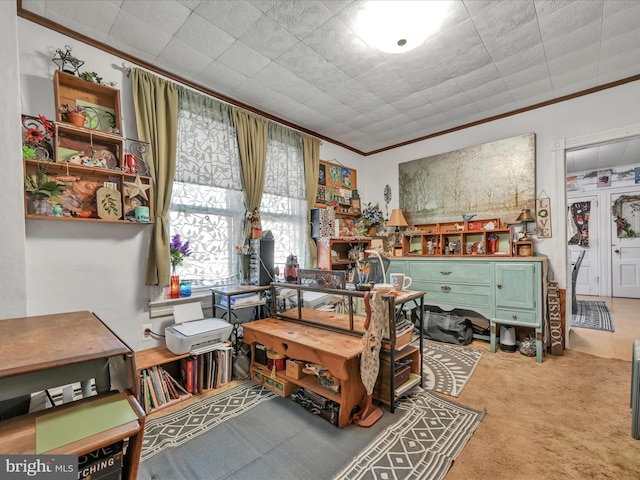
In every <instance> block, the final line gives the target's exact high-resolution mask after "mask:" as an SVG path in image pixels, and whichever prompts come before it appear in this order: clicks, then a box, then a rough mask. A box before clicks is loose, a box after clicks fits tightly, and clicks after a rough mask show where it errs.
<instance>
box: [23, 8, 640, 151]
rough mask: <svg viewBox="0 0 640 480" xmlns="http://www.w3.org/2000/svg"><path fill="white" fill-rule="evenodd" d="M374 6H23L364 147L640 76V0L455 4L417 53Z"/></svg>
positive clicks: (293, 121) (419, 135) (314, 129)
mask: <svg viewBox="0 0 640 480" xmlns="http://www.w3.org/2000/svg"><path fill="white" fill-rule="evenodd" d="M365 3H366V2H362V1H348V0H337V1H330V0H324V1H319V0H316V1H312V0H310V1H268V0H264V1H259V0H258V1H240V0H233V1H199V0H151V1H144V0H91V1H82V2H80V1H73V0H72V1H64V0H55V1H54V0H23V1H22V8H23V9H25V10H27V11H29V12H31V13H33V14H36V15H39V16H42V17H45V18H47V19H49V20H50V21H52V22H55V23H58V24H60V25H63V26H65V27H68V28H70V29H72V30H74V31H76V32H79V33H81V34H84V35H87V36H89V37H91V38H94V39H95V40H97V41H99V42H103V43H104V44H106V45H109V46H110V47H112V48H115V49H117V50H119V51H121V52H125V53H126V54H128V55H130V56H133V57H135V58H137V59H140V60H142V61H143V62H146V63H147V64H150V65H154V66H157V67H159V68H160V69H162V70H164V71H167V72H171V73H173V74H175V75H176V76H177V77H179V78H181V79H184V80H186V81H188V82H190V83H192V84H197V85H200V86H202V87H205V88H206V89H208V90H211V91H213V92H217V93H219V94H221V95H223V96H224V97H226V98H228V99H232V100H233V101H237V102H239V103H241V104H245V105H250V106H252V107H255V108H256V109H258V110H259V111H261V112H264V113H266V114H268V115H269V116H273V117H275V118H277V119H281V120H283V121H284V122H287V123H290V124H294V125H297V126H300V127H301V128H302V129H304V130H306V131H309V132H314V133H316V134H318V135H319V136H320V137H322V138H326V139H331V140H333V141H335V142H336V143H339V144H341V145H344V146H346V147H348V148H350V149H353V150H355V151H358V152H360V153H365V154H366V153H371V152H375V151H377V150H380V149H384V148H387V147H391V146H394V145H398V144H400V143H403V142H410V141H412V140H416V139H419V138H423V137H425V136H429V135H432V134H435V133H438V132H442V131H443V130H447V129H451V128H455V127H459V126H461V125H465V124H468V123H471V122H476V121H480V120H483V119H486V118H489V117H493V116H496V115H502V114H505V113H508V112H512V111H514V110H518V109H522V108H527V107H530V106H532V105H536V104H538V103H541V102H547V101H553V100H554V99H558V98H561V97H564V96H567V95H571V94H575V93H577V92H581V91H584V90H586V89H590V88H594V87H598V86H602V85H605V84H608V83H610V82H616V81H619V80H623V79H627V78H629V77H632V76H635V75H638V74H640V28H638V25H639V24H640V1H635V0H631V1H624V0H577V1H570V0H563V1H557V0H556V1H541V0H510V1H469V0H464V1H453V2H451V8H450V10H449V13H448V16H447V18H446V19H445V21H444V23H443V24H442V26H441V28H440V30H439V31H438V32H437V33H435V34H433V35H432V36H431V37H430V38H429V39H428V40H427V41H426V42H425V43H424V44H423V45H421V46H420V47H418V48H417V49H415V50H413V51H411V52H408V53H405V54H402V55H392V54H385V53H381V52H379V51H376V50H374V49H373V48H371V47H369V46H368V45H367V44H366V43H365V42H364V41H363V40H362V39H360V38H359V37H358V36H357V35H356V34H355V33H354V24H355V19H356V17H357V14H358V12H359V11H360V10H361V9H362V8H363V6H364V4H365Z"/></svg>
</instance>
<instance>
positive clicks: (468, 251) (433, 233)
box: [402, 218, 514, 257]
mask: <svg viewBox="0 0 640 480" xmlns="http://www.w3.org/2000/svg"><path fill="white" fill-rule="evenodd" d="M513 254H514V252H513V235H512V232H511V229H510V228H507V227H505V226H504V225H503V224H501V223H500V219H498V218H488V219H484V220H468V221H460V222H441V223H428V224H419V225H414V226H413V227H412V228H409V229H407V230H405V231H404V233H403V236H402V256H405V257H409V256H439V255H446V256H471V255H473V256H506V257H510V256H512V255H513Z"/></svg>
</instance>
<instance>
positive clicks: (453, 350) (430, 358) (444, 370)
mask: <svg viewBox="0 0 640 480" xmlns="http://www.w3.org/2000/svg"><path fill="white" fill-rule="evenodd" d="M423 342H424V344H423V347H422V351H423V355H422V363H423V374H424V377H425V378H424V384H425V385H424V386H425V388H426V389H427V390H430V391H433V392H438V393H441V394H443V395H448V396H452V397H457V396H459V395H460V392H462V389H463V388H464V387H465V385H466V384H467V382H468V381H469V379H470V378H471V376H472V375H473V372H475V370H476V367H477V366H478V364H479V363H480V360H481V359H482V355H483V353H484V352H483V350H480V349H477V348H473V347H469V346H464V345H454V344H450V343H443V342H437V341H433V340H427V339H424V340H423ZM415 345H416V346H418V345H419V344H418V343H417V342H416V343H415ZM431 372H432V374H433V376H434V378H429V376H430V375H431Z"/></svg>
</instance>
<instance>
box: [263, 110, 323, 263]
mask: <svg viewBox="0 0 640 480" xmlns="http://www.w3.org/2000/svg"><path fill="white" fill-rule="evenodd" d="M316 176H317V174H316ZM307 209H308V208H307V199H306V187H305V176H304V151H303V146H302V135H301V134H300V133H299V132H296V131H294V130H291V129H289V128H286V127H283V126H281V125H278V124H276V123H270V124H269V143H268V145H267V162H266V165H265V180H264V192H263V194H262V203H261V204H260V216H261V220H262V230H263V231H265V230H271V232H272V233H273V237H274V239H275V242H274V263H275V264H276V266H278V267H280V272H284V265H285V263H286V260H287V257H288V256H289V255H290V254H293V255H296V256H297V257H298V262H299V263H300V265H301V266H302V267H306V259H307V257H308V244H307V238H308V237H309V228H308V223H307Z"/></svg>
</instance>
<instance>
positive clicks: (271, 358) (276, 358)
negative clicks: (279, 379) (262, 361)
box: [267, 350, 287, 372]
mask: <svg viewBox="0 0 640 480" xmlns="http://www.w3.org/2000/svg"><path fill="white" fill-rule="evenodd" d="M286 360H287V357H286V356H285V355H282V354H280V353H276V352H274V351H273V350H269V351H268V352H267V368H268V369H269V370H273V366H274V365H275V367H276V372H282V371H283V370H286V369H287V366H286V365H287V364H286Z"/></svg>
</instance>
